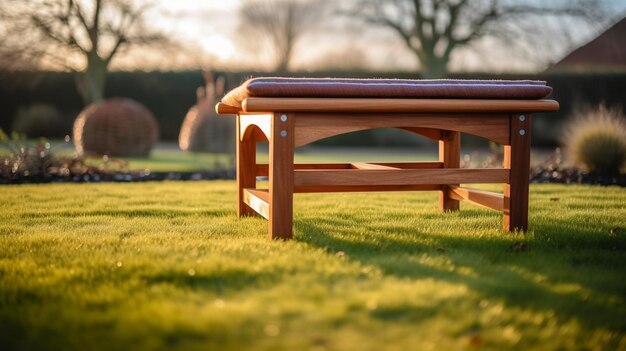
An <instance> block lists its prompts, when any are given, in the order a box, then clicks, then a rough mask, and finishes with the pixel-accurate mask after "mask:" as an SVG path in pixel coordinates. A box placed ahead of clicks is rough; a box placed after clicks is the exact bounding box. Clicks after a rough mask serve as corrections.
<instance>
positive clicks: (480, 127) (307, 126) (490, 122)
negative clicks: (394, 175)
mask: <svg viewBox="0 0 626 351" xmlns="http://www.w3.org/2000/svg"><path fill="white" fill-rule="evenodd" d="M509 118H510V117H509V115H508V114H489V115H478V114H475V115H472V114H464V115H458V114H436V115H432V114H431V115H427V114H423V115H416V114H384V113H381V114H377V118H372V117H371V116H364V115H359V114H332V113H328V114H304V113H303V114H297V116H296V135H295V145H296V146H302V145H306V144H309V143H311V142H314V141H317V140H321V139H325V138H329V137H331V136H335V135H340V134H345V133H349V132H355V131H361V130H368V129H376V128H399V129H403V130H407V131H409V132H412V133H416V134H420V135H422V136H425V137H427V138H429V139H433V140H440V139H441V135H440V132H441V131H442V130H450V131H455V132H461V133H467V134H472V135H475V136H478V137H481V138H485V139H487V140H491V141H493V142H496V143H498V144H502V145H507V144H508V143H509Z"/></svg>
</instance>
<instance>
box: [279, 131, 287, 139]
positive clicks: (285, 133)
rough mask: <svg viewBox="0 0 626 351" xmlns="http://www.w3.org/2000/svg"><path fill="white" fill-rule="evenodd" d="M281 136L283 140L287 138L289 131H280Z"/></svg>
mask: <svg viewBox="0 0 626 351" xmlns="http://www.w3.org/2000/svg"><path fill="white" fill-rule="evenodd" d="M280 136H281V137H283V138H284V137H286V136H287V131H286V130H281V131H280Z"/></svg>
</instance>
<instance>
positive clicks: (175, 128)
mask: <svg viewBox="0 0 626 351" xmlns="http://www.w3.org/2000/svg"><path fill="white" fill-rule="evenodd" d="M220 74H223V75H225V76H226V78H227V89H231V88H233V87H235V86H236V85H238V84H239V83H241V82H242V81H244V80H245V79H246V78H248V77H252V76H268V75H275V73H272V72H221V73H220ZM291 75H292V76H296V77H300V76H309V77H376V78H413V79H414V78H420V77H419V74H416V73H411V72H294V73H292V74H291ZM451 77H452V78H474V79H544V80H547V81H548V82H549V84H550V85H551V86H552V87H553V88H554V93H553V94H552V98H554V99H556V100H557V101H559V102H560V104H561V111H559V112H558V113H554V114H549V115H537V116H536V117H537V118H535V120H534V128H533V129H534V130H533V132H534V135H533V142H534V144H535V145H538V146H553V145H556V144H557V143H558V138H559V136H560V133H561V129H562V125H563V122H564V121H565V119H566V118H567V116H568V115H570V113H571V111H572V110H573V109H574V108H576V106H581V105H585V104H598V103H600V102H602V101H604V102H606V103H607V105H609V106H610V105H613V104H620V105H622V106H626V94H624V93H623V92H624V91H626V72H624V73H602V74H591V73H586V74H580V73H548V74H537V75H521V74H499V75H493V74H485V73H476V74H475V73H464V74H455V75H453V76H451ZM74 79H75V77H74V75H73V74H72V73H67V72H0V103H1V104H2V106H3V109H2V112H1V114H0V128H2V129H4V130H5V131H10V130H12V126H13V123H14V118H15V116H16V114H17V111H18V109H19V108H20V107H27V106H30V105H32V104H35V103H48V104H51V105H54V106H56V107H57V109H58V110H59V111H60V112H61V114H62V117H63V119H64V122H65V123H64V125H71V124H72V121H73V120H74V118H75V117H76V115H77V114H78V112H79V111H80V110H81V109H82V107H83V105H82V101H81V99H80V97H79V95H78V93H77V92H76V88H75V85H74ZM203 85H204V80H203V78H202V74H201V72H200V71H181V72H112V73H110V74H109V76H108V80H107V88H106V92H105V94H106V96H107V97H115V96H123V97H128V98H131V99H134V100H137V101H139V102H141V103H143V104H144V105H146V106H147V107H148V108H149V109H150V110H151V111H152V112H153V113H154V115H155V116H156V118H157V120H158V122H159V127H160V130H161V139H162V140H177V138H178V132H179V130H180V126H181V124H182V121H183V119H184V117H185V114H186V112H187V110H188V109H189V108H190V107H191V106H192V105H193V104H194V103H195V101H196V93H195V91H196V88H197V87H199V86H203ZM57 133H58V132H57ZM69 133H70V130H69V129H68V130H67V131H65V134H69ZM388 133H389V132H388V131H384V133H383V134H384V135H379V134H381V133H379V132H365V133H362V134H360V135H359V136H358V138H359V140H360V141H361V144H363V143H366V144H368V145H379V144H381V143H384V144H385V145H389V144H390V143H391V142H392V141H393V142H394V143H395V144H405V143H411V142H412V140H411V139H410V138H407V137H406V136H401V135H399V137H398V138H395V137H389V134H388ZM49 136H50V137H60V136H62V135H49ZM351 139H356V138H351V137H350V136H349V135H346V136H342V137H338V138H334V139H331V140H328V141H326V142H325V143H326V144H329V143H330V144H335V145H337V144H342V143H351V142H352V140H351ZM466 140H470V141H472V140H474V139H472V138H468V139H466Z"/></svg>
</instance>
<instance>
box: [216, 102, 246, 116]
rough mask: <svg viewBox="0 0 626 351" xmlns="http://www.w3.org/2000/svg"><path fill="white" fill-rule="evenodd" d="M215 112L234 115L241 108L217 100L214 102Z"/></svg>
mask: <svg viewBox="0 0 626 351" xmlns="http://www.w3.org/2000/svg"><path fill="white" fill-rule="evenodd" d="M215 112H217V114H218V115H236V114H238V113H239V112H241V109H240V108H239V107H234V106H230V105H226V104H223V103H221V102H218V103H217V104H215Z"/></svg>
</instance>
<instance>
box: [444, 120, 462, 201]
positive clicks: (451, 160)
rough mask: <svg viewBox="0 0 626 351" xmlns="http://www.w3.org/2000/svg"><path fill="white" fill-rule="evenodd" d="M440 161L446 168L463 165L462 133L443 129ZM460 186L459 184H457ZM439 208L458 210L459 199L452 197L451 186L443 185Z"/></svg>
mask: <svg viewBox="0 0 626 351" xmlns="http://www.w3.org/2000/svg"><path fill="white" fill-rule="evenodd" d="M439 162H443V167H444V168H459V167H461V133H459V132H453V131H447V130H443V131H441V139H440V140H439ZM456 186H458V184H456ZM439 209H440V210H441V211H458V210H459V201H458V200H453V199H452V198H450V186H449V185H442V186H441V191H440V192H439Z"/></svg>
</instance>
